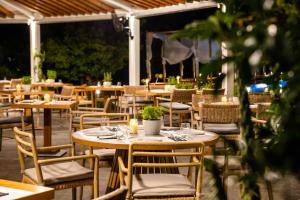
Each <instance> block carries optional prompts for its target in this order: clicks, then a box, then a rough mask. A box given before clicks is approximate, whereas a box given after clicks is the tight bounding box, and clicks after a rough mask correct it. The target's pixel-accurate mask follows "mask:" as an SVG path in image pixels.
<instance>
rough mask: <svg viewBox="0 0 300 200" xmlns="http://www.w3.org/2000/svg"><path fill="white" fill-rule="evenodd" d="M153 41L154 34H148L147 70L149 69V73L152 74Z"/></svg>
mask: <svg viewBox="0 0 300 200" xmlns="http://www.w3.org/2000/svg"><path fill="white" fill-rule="evenodd" d="M152 41H153V33H151V32H147V34H146V68H147V72H151V59H152Z"/></svg>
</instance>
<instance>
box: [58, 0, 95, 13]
mask: <svg viewBox="0 0 300 200" xmlns="http://www.w3.org/2000/svg"><path fill="white" fill-rule="evenodd" d="M60 1H61V2H62V3H64V4H67V5H70V6H72V7H75V9H79V10H81V11H83V14H92V13H93V11H94V10H93V9H90V8H89V7H87V6H83V5H82V4H80V3H78V2H77V0H60Z"/></svg>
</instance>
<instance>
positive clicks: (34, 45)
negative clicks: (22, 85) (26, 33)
mask: <svg viewBox="0 0 300 200" xmlns="http://www.w3.org/2000/svg"><path fill="white" fill-rule="evenodd" d="M28 24H29V28H30V73H31V80H32V82H38V81H39V68H38V64H39V61H40V59H39V58H38V57H35V55H37V54H39V53H40V51H41V29H40V24H39V22H37V21H34V20H29V21H28Z"/></svg>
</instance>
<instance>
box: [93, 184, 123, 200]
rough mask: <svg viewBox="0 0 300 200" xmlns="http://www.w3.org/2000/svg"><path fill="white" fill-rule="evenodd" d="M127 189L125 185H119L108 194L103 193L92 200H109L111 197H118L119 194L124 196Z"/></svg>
mask: <svg viewBox="0 0 300 200" xmlns="http://www.w3.org/2000/svg"><path fill="white" fill-rule="evenodd" d="M127 190H128V188H127V187H126V186H121V187H120V188H118V189H116V190H115V191H112V192H110V193H108V194H105V195H103V196H101V197H99V198H96V199H94V200H111V199H113V198H114V197H120V196H123V195H124V197H125V196H126V193H127Z"/></svg>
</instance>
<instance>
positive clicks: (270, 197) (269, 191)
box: [266, 180, 273, 200]
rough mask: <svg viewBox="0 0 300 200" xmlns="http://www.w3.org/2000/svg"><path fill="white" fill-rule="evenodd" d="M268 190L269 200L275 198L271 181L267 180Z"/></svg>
mask: <svg viewBox="0 0 300 200" xmlns="http://www.w3.org/2000/svg"><path fill="white" fill-rule="evenodd" d="M266 186H267V192H268V197H269V200H273V189H272V183H271V181H268V180H266Z"/></svg>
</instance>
